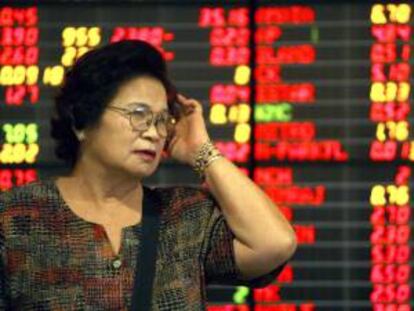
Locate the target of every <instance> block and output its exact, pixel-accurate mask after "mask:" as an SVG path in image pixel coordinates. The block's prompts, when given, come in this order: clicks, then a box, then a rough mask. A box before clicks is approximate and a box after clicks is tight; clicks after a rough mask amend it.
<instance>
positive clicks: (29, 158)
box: [25, 144, 39, 164]
mask: <svg viewBox="0 0 414 311" xmlns="http://www.w3.org/2000/svg"><path fill="white" fill-rule="evenodd" d="M38 153H39V145H38V144H29V148H28V150H27V152H26V158H25V161H26V163H29V164H31V163H34V162H35V161H36V157H37V155H38Z"/></svg>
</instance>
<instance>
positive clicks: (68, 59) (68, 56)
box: [60, 46, 77, 67]
mask: <svg viewBox="0 0 414 311" xmlns="http://www.w3.org/2000/svg"><path fill="white" fill-rule="evenodd" d="M76 53H77V49H76V48H75V47H73V46H70V47H67V48H65V52H64V53H63V55H62V58H61V60H60V61H61V63H62V65H63V66H65V67H69V66H72V65H73V62H74V61H75V58H76Z"/></svg>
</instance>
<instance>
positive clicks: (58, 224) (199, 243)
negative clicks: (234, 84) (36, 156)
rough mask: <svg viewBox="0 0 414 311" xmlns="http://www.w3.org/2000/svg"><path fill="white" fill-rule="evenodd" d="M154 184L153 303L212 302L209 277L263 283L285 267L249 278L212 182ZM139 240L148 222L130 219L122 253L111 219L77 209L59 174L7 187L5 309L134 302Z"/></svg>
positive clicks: (0, 217)
mask: <svg viewBox="0 0 414 311" xmlns="http://www.w3.org/2000/svg"><path fill="white" fill-rule="evenodd" d="M152 190H153V191H154V193H155V194H156V195H158V196H159V198H160V199H161V204H162V208H161V218H160V222H161V223H160V233H159V239H160V241H159V244H158V249H157V261H156V274H155V279H154V287H153V301H152V305H153V310H160V311H162V310H180V311H186V310H205V308H206V284H209V283H221V284H234V285H235V284H237V285H247V286H252V287H263V286H265V285H267V284H269V283H271V282H272V281H273V280H274V279H275V277H276V276H277V275H278V274H279V273H280V270H281V266H280V267H276V268H275V270H273V271H272V272H270V273H268V274H266V275H263V276H261V277H258V278H257V279H254V280H249V281H242V275H241V272H240V270H239V269H238V267H237V265H236V264H235V260H234V250H233V238H234V235H233V234H232V232H231V231H230V229H229V227H228V226H227V224H226V222H225V220H224V216H223V215H222V214H221V212H220V209H219V208H218V205H217V202H216V201H215V200H214V198H213V197H212V196H211V194H209V193H208V192H207V191H206V190H203V189H199V188H196V187H183V186H178V187H164V188H161V187H160V188H152ZM137 233H138V234H137ZM139 244H140V224H137V225H134V226H129V227H126V228H124V229H123V231H122V246H121V250H120V253H119V254H118V256H115V254H114V253H113V250H112V247H111V245H110V242H109V240H108V238H107V236H106V233H105V230H104V229H103V227H102V226H101V225H98V224H95V223H92V222H88V221H86V220H84V219H82V218H80V217H79V216H77V215H76V214H74V213H73V212H72V210H71V209H70V208H69V207H68V205H67V204H66V203H65V201H64V200H63V198H62V196H61V194H60V191H59V190H58V188H57V186H56V183H55V178H48V179H44V180H39V181H36V182H32V183H30V184H27V185H24V186H21V187H15V188H13V189H12V190H11V191H8V192H3V193H2V194H0V310H51V311H54V310H85V311H88V310H91V311H92V310H93V311H99V310H117V311H118V310H128V309H129V308H130V304H131V296H132V288H133V283H134V276H135V269H136V267H137V265H139V263H137V260H136V258H137V255H138V254H137V252H138V251H139Z"/></svg>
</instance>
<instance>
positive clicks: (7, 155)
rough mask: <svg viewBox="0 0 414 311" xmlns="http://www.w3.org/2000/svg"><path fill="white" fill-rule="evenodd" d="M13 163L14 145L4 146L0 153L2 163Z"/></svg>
mask: <svg viewBox="0 0 414 311" xmlns="http://www.w3.org/2000/svg"><path fill="white" fill-rule="evenodd" d="M12 161H13V145H12V144H3V149H2V150H1V152H0V163H4V164H9V163H12Z"/></svg>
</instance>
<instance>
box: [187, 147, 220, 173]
mask: <svg viewBox="0 0 414 311" xmlns="http://www.w3.org/2000/svg"><path fill="white" fill-rule="evenodd" d="M222 156H223V155H222V154H221V153H220V151H219V150H218V149H217V148H216V147H215V146H214V144H213V143H212V142H211V141H210V140H208V141H207V142H205V143H204V144H203V145H202V146H201V147H200V149H199V150H198V152H197V155H196V157H195V164H194V166H193V169H194V170H195V171H196V172H197V173H198V175H199V176H200V178H201V179H202V180H204V179H205V175H204V172H205V170H206V168H207V167H208V166H209V165H210V164H211V163H213V162H214V161H215V160H217V159H219V158H221V157H222Z"/></svg>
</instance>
